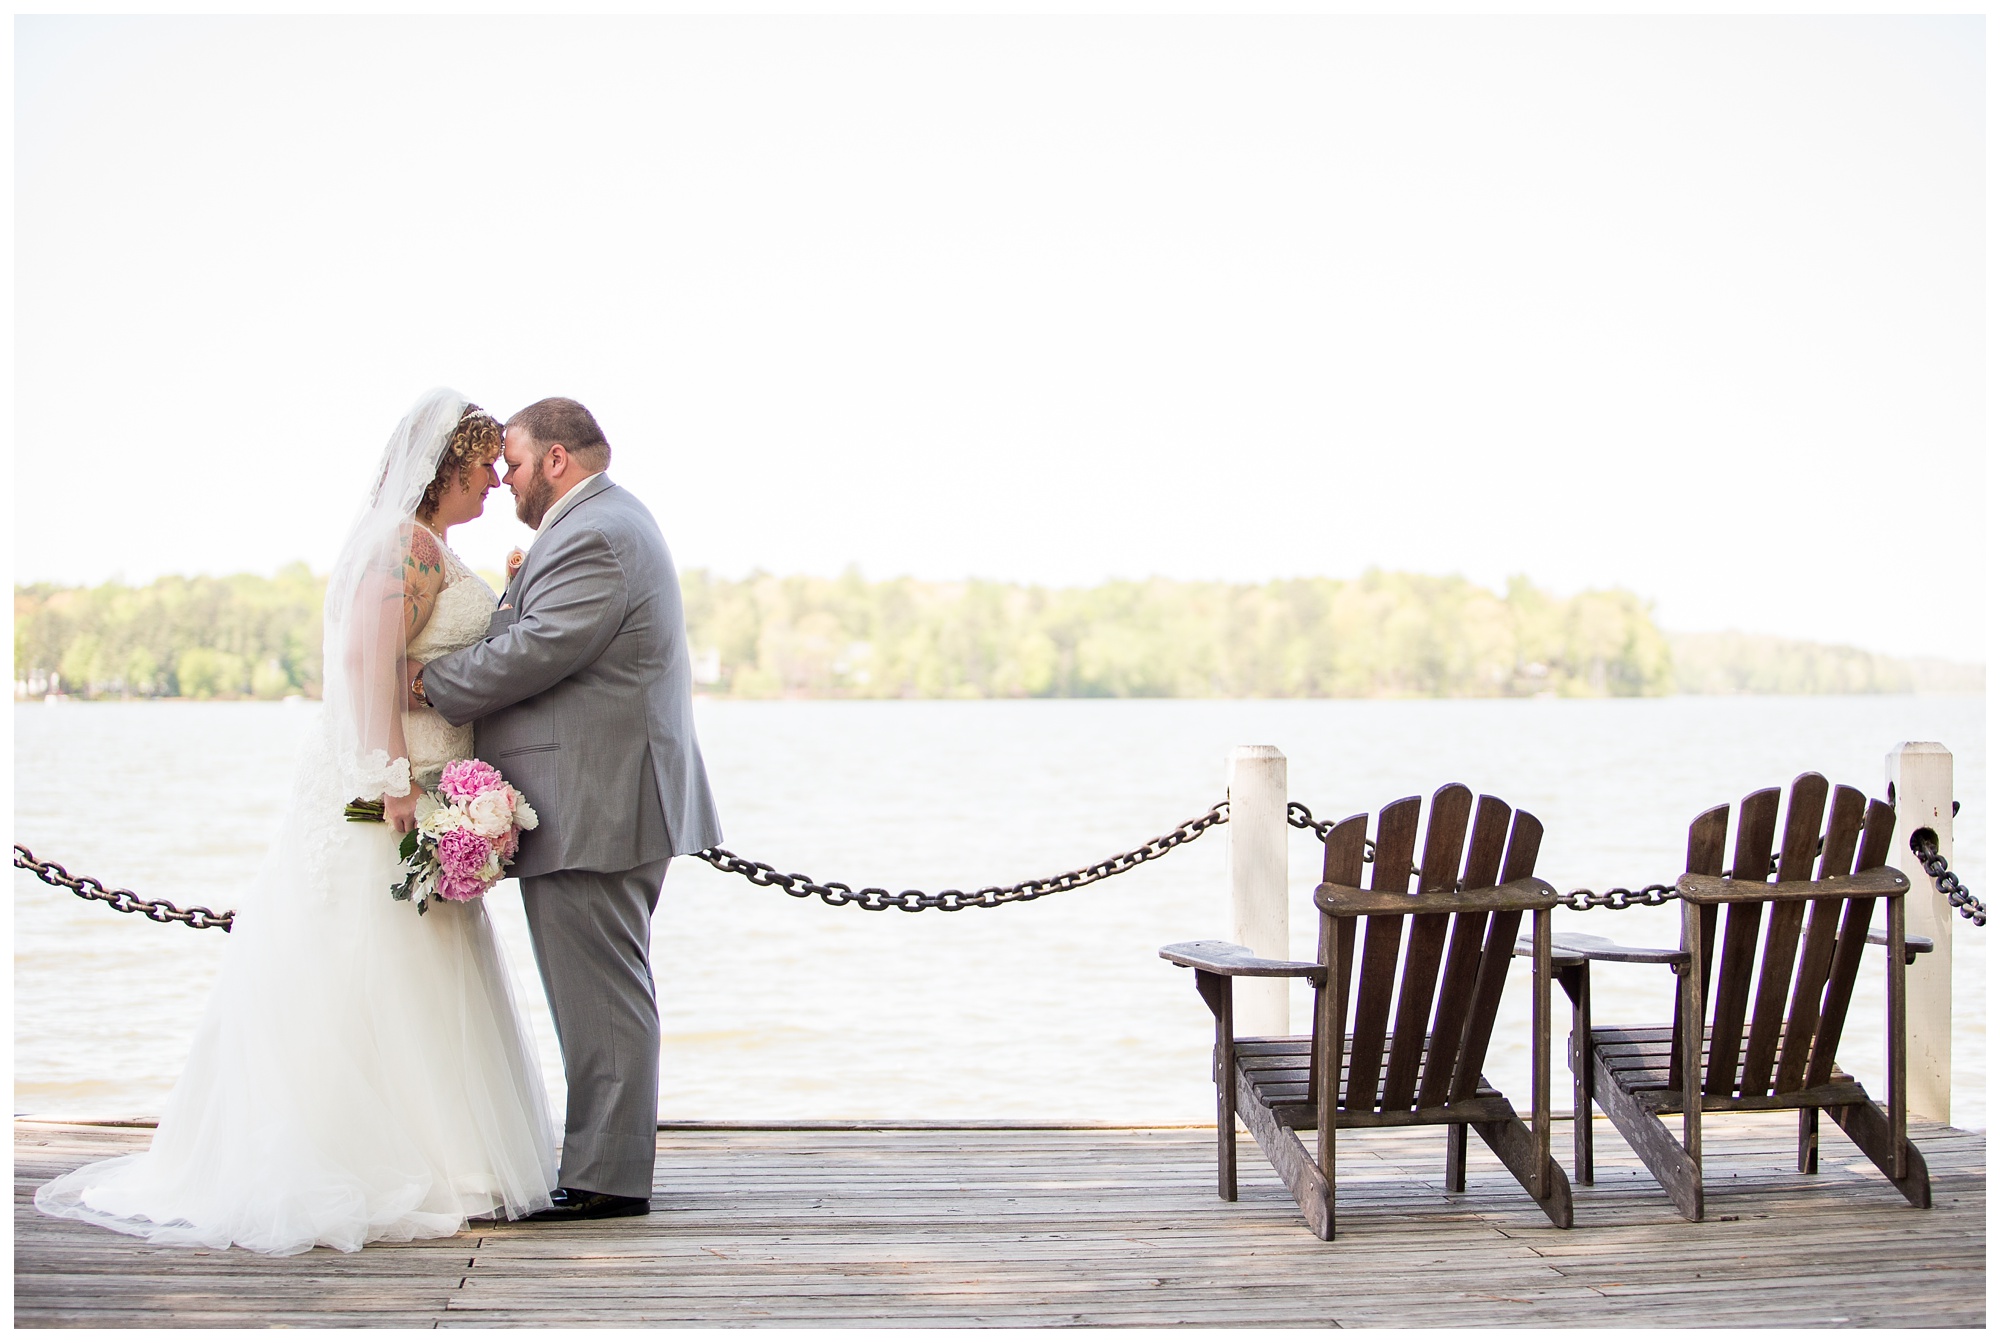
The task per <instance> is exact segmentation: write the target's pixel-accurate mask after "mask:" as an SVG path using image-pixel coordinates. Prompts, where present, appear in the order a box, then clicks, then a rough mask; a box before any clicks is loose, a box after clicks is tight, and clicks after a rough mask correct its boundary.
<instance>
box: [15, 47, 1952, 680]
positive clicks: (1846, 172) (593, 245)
mask: <svg viewBox="0 0 2000 1343" xmlns="http://www.w3.org/2000/svg"><path fill="white" fill-rule="evenodd" d="M14 51H15V61H16V118H17V120H16V244H15V246H16V253H15V260H16V277H17V278H16V308H15V333H16V358H17V363H16V379H17V380H16V410H15V429H16V441H15V458H14V470H15V482H16V487H17V494H16V502H15V522H16V531H15V554H14V565H15V576H16V579H17V580H18V581H32V580H36V579H54V580H63V581H87V582H95V581H99V580H102V579H105V578H108V577H111V576H114V575H122V576H123V577H125V578H126V579H128V580H133V581H143V580H146V579H149V578H151V577H153V576H154V575H156V574H159V573H163V572H181V573H195V572H207V573H222V572H233V571H242V570H248V571H257V572H270V571H271V570H273V569H275V568H276V567H277V566H279V565H280V564H283V563H285V562H286V561H289V560H294V559H304V560H306V561H308V562H309V563H311V564H312V565H313V566H314V567H315V568H317V569H324V568H325V566H326V565H327V564H328V563H329V562H330V560H331V558H332V556H333V554H334V552H335V550H336V549H337V546H338V543H339V539H340V537H341V535H342V533H343V532H344V531H345V529H346V527H347V525H348V523H349V521H350V518H351V516H352V512H353V510H354V508H355V507H356V506H357V505H358V503H359V497H360V492H361V489H362V486H363V481H364V477H365V475H366V473H367V470H368V467H369V466H370V464H371V463H372V462H373V461H374V459H375V457H376V454H377V453H378V452H379V450H380V447H381V444H382V442H383V440H384V439H385V438H386V437H387V435H388V432H389V430H390V429H391V428H392V427H393V425H394V424H395V422H396V420H397V419H398V418H399V417H400V415H401V414H402V412H403V411H404V409H405V408H406V407H407V406H408V404H409V403H410V402H411V401H412V400H413V399H414V398H415V397H416V396H417V394H418V393H420V392H422V391H423V390H424V389H425V388H426V387H429V386H432V385H435V384H439V383H443V384H447V385H450V386H453V387H456V388H458V389H459V390H461V391H463V392H464V393H466V394H467V395H468V396H470V397H471V398H472V399H474V400H476V401H478V402H480V403H482V404H483V405H485V406H487V407H488V408H489V409H492V410H494V411H496V412H498V413H500V414H501V415H502V416H505V415H506V414H508V413H510V412H511V411H513V410H515V409H517V408H519V407H520V406H521V405H523V404H525V403H526V402H528V401H531V400H533V399H535V398H537V397H541V396H545V395H551V394H564V395H570V396H575V397H578V398H580V399H581V400H583V401H584V402H585V403H586V404H588V405H589V406H591V407H592V409H593V410H595V411H596V413H597V415H598V417H599V419H600V420H601V421H602V423H603V424H604V426H605V429H606V431H607V433H608V435H609V436H610V438H611V441H612V444H613V447H614V451H615V453H616V461H615V463H614V466H613V470H612V474H613V476H614V477H615V478H616V479H618V480H619V481H620V482H621V483H623V484H625V485H628V486H630V487H631V488H633V489H634V490H636V491H637V492H638V494H639V495H640V497H642V498H643V499H644V500H645V501H646V502H647V503H648V504H649V505H651V507H652V508H653V511H654V512H655V514H657V515H658V517H659V518H660V520H661V523H662V525H663V527H664V528H665V530H666V533H667V537H668V540H669V542H670V544H671V545H672V547H673V549H674V553H675V557H676V559H677V560H678V562H679V563H680V564H681V566H682V567H683V568H689V567H695V566H706V567H708V568H710V569H713V570H717V571H719V572H722V573H725V574H731V575H736V574H741V573H744V572H747V571H749V570H750V569H752V568H757V567H761V568H763V569H766V570H771V571H775V572H780V573H791V572H813V573H828V574H830V573H835V572H838V571H839V570H840V569H842V568H843V567H845V566H846V565H848V564H850V563H853V564H858V565H859V566H860V567H861V569H862V571H863V572H864V573H865V574H867V575H868V576H869V577H871V578H881V577H889V576H893V575H896V574H904V573H908V574H914V575H917V576H919V577H927V578H959V577H966V576H981V577H991V578H1001V579H1015V580H1026V581H1034V582H1041V583H1052V584H1083V583H1093V582H1097V581H1100V580H1102V579H1105V578H1108V577H1133V578H1138V577H1144V576H1147V575H1151V574H1163V575H1167V576H1171V577H1177V578H1218V579H1231V580H1262V579H1268V578H1274V577H1288V576H1295V575H1305V574H1326V575H1334V576H1348V575H1353V574H1356V573H1359V572H1360V571H1361V570H1363V569H1364V568H1366V567H1368V566H1370V565H1380V566H1384V567H1388V568H1396V569H1410V570H1417V571H1422V572H1429V573H1462V574H1465V575H1467V576H1468V577H1470V578H1473V579H1475V580H1478V581H1480V582H1484V583H1488V584H1494V585H1498V584H1499V583H1501V582H1502V581H1504V579H1505V577H1506V575H1508V574H1510V573H1524V574H1526V575H1528V576H1529V577H1530V578H1532V579H1533V580H1534V581H1535V582H1537V583H1539V584H1542V585H1544V586H1548V587H1553V588H1555V589H1557V590H1559V591H1564V592H1569V591H1574V590H1577V589H1579V588H1583V587H1588V586H1598V585H1611V584H1617V585H1623V586H1627V587H1630V588H1633V589H1635V590H1637V591H1638V592H1640V593H1642V594H1644V595H1645V596H1647V597H1650V598H1653V599H1656V601H1657V603H1658V606H1657V614H1658V617H1659V619H1660V620H1661V622H1662V623H1663V624H1665V625H1667V626H1669V627H1671V628H1678V629H1719V628H1724V627H1731V626H1734V627H1738V628H1746V629H1754V630H1764V631H1770V632H1774V633H1781V634H1788V635H1794V636H1799V637H1806V638H1817V639H1828V640H1839V641H1846V642H1853V643H1858V644H1861V645H1864V646H1867V647H1872V648H1877V649H1882V650H1886V651H1892V652H1899V653H1940V654H1957V655H1960V656H1967V655H1968V654H1967V650H1968V648H1969V649H1972V650H1974V651H1972V652H1971V654H1970V656H1973V657H1977V656H1978V655H1979V654H1978V653H1977V651H1976V650H1977V649H1978V647H1979V645H1980V643H1981V642H1982V641H1983V626H1982V624H1981V620H1982V605H1983V597H1984V588H1983V568H1984V564H1983V555H1984V546H1985V517H1984V498H1985V476H1984V470H1985V468H1984V461H1983V439H1984V432H1985V431H1984V418H1983V417H1984V400H1983V397H1984V346H1983V341H1984V321H1985V307H1984V304H1985V295H1984V285H1985V273H1984V267H1985V251H1984V229H1985V216H1984V196H1985V179H1984V171H1985V157H1984V156H1985V145H1984V115H1985V114H1984V71H1985V32H1984V22H1983V20H1982V19H1980V18H1978V17H1961V18H1946V19H1929V20H1927V19H1915V18H1889V19H1854V18H1847V19H1838V18H1836V19H1810V18H1717V19H1647V18H1605V17H1597V18H1589V17H1584V18H1553V19H1521V18H1516V19H1507V18H1493V19H1484V18H1464V17H1459V18H1434V19H1412V20H1402V19H1387V18H1361V17H1318V18H1314V17H1293V18H1263V19H1220V18H1152V19H1143V18H1096V19H1092V18H1066V19H1025V18H1016V19H1008V18H973V17H961V18H935V19H924V18H886V19H811V18H793V19H784V18H769V19H722V18H651V19H646V18H603V19H584V20H574V19H564V20H557V19H533V18H438V19H393V18H384V19H282V18H261V19H260V18H240V19H202V20H188V19H113V18H53V19H52V18H21V19H18V20H17V21H16V28H15V47H14ZM1919 488H1921V489H1926V490H1929V491H1932V492H1933V493H1934V495H1935V497H1936V498H1937V499H1938V500H1939V501H1940V503H1941V505H1942V507H1943V508H1944V509H1945V510H1946V513H1947V515H1948V516H1949V518H1950V526H1951V529H1952V530H1951V533H1950V538H1951V539H1950V542H1949V545H1950V547H1951V549H1945V548H1943V547H1940V548H1939V549H1938V550H1936V551H1935V552H1934V553H1933V554H1931V555H1929V556H1923V555H1911V554H1907V553H1902V554H1899V553H1898V552H1897V551H1896V550H1895V548H1894V547H1895V545H1896V544H1897V539H1898V537H1899V536H1900V535H1903V534H1905V533H1904V530H1903V527H1902V521H1903V520H1906V519H1907V517H1908V509H1909V500H1910V497H1911V494H1912V492H1913V491H1914V490H1916V489H1919ZM496 498H497V500H498V501H499V502H497V503H496V504H495V505H494V506H493V507H492V508H491V509H490V510H489V516H488V518H487V519H485V520H483V521H482V522H480V523H479V524H476V525H475V526H473V527H470V528H467V529H465V530H464V531H463V532H462V533H455V534H454V540H455V541H457V542H458V545H459V549H460V550H461V551H462V552H463V553H464V554H466V556H467V558H469V559H471V560H472V561H473V562H474V563H477V564H492V563H494V562H496V561H497V559H498V557H499V556H500V554H501V553H503V552H504V550H505V548H506V547H507V546H508V545H510V544H513V543H514V542H515V541H516V540H518V539H521V537H522V536H523V532H522V530H521V529H520V528H519V526H518V524H516V523H515V522H514V521H513V518H512V513H511V509H510V508H509V507H507V506H506V496H505V495H504V494H502V495H499V496H496ZM1953 550H1955V552H1956V553H1955V555H1954V554H1953ZM1920 572H1921V573H1922V575H1923V577H1924V580H1925V581H1926V582H1928V583H1931V584H1934V585H1935V586H1934V587H1933V588H1932V589H1931V590H1932V591H1934V592H1936V593H1937V594H1939V595H1938V597H1937V598H1936V601H1937V606H1936V608H1935V609H1936V611H1937V613H1938V614H1939V615H1940V616H1941V617H1942V620H1941V622H1940V623H1939V624H1937V625H1935V626H1926V625H1924V624H1920V623H1917V622H1914V621H1912V620H1911V619H1910V618H1909V615H1908V596H1909V592H1910V586H1911V583H1912V578H1913V575H1915V574H1918V573H1920Z"/></svg>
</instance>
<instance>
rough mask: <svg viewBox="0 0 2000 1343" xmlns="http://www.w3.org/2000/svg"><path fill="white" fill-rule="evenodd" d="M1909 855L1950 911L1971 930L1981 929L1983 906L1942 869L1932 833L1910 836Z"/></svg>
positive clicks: (1925, 831)
mask: <svg viewBox="0 0 2000 1343" xmlns="http://www.w3.org/2000/svg"><path fill="white" fill-rule="evenodd" d="M1957 808H1958V804H1957V803H1956V802H1954V803H1952V809H1953V810H1954V811H1956V810H1957ZM1910 852H1911V853H1914V854H1916V855H1917V861H1918V862H1920V863H1922V864H1923V865H1924V871H1926V872H1928V873H1930V875H1931V884H1932V885H1933V886H1935V887H1937V890H1938V894H1939V895H1941V896H1943V897H1944V898H1945V899H1946V900H1949V901H1950V902H1951V907H1952V908H1953V909H1955V910H1957V911H1958V912H1959V913H1960V914H1963V915H1964V916H1965V917H1966V918H1968V919H1971V920H1972V922H1973V924H1974V926H1976V927H1980V928H1984V927H1985V926H1986V904H1985V902H1984V901H1981V900H1977V899H1975V898H1974V897H1973V894H1972V892H1971V891H1968V890H1966V889H1965V883H1964V882H1962V881H1960V880H1959V879H1958V874H1957V873H1956V872H1953V871H1952V870H1951V868H1949V867H1948V866H1946V865H1945V861H1944V855H1942V854H1940V853H1939V852H1938V841H1937V834H1936V832H1935V831H1932V830H1930V829H1928V828H1922V829H1919V830H1918V831H1917V832H1916V833H1915V834H1913V835H1911V836H1910Z"/></svg>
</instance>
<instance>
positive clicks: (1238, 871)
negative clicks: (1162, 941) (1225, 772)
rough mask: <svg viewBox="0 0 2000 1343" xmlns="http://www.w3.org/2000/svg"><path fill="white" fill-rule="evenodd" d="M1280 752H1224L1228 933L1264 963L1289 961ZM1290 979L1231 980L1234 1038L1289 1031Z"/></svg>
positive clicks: (1286, 846) (1271, 748) (1247, 749)
mask: <svg viewBox="0 0 2000 1343" xmlns="http://www.w3.org/2000/svg"><path fill="white" fill-rule="evenodd" d="M1290 800H1291V799H1290V797H1289V796H1288V789H1287V784H1286V779H1285V753H1284V752H1283V751H1280V750H1279V749H1278V748H1277V747H1275V746H1239V747H1237V748H1236V749H1235V750H1234V751H1232V752H1231V753H1230V756H1229V913H1230V938H1231V940H1232V941H1235V942H1237V943H1240V944H1241V945H1243V946H1246V947H1248V948H1250V950H1252V951H1254V952H1256V953H1257V954H1258V955H1259V956H1263V957H1267V958H1269V959H1271V960H1279V961H1288V960H1290V959H1291V958H1292V947H1291V920H1290V918H1289V917H1288V916H1287V914H1286V910H1285V902H1286V898H1287V894H1288V893H1287V890H1286V887H1287V885H1288V880H1289V875H1290V873H1289V868H1288V866H1287V862H1286V859H1287V855H1288V853H1289V850H1290V844H1289V842H1288V841H1289V836H1288V834H1287V832H1286V823H1285V808H1286V806H1287V804H1288V803H1289V802H1290ZM1290 985H1291V981H1290V980H1288V979H1275V978H1273V979H1267V978H1263V977H1251V976H1240V977H1238V979H1237V980H1236V1003H1235V1007H1236V1033H1237V1034H1238V1035H1289V1034H1291V992H1290Z"/></svg>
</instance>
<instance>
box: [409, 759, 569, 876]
mask: <svg viewBox="0 0 2000 1343" xmlns="http://www.w3.org/2000/svg"><path fill="white" fill-rule="evenodd" d="M539 819H540V818H538V817H537V816H536V815H535V809H534V808H533V807H531V806H529V805H528V800H527V799H526V798H524V797H522V796H521V794H520V790H518V789H516V788H515V787H514V786H513V785H511V784H509V783H508V782H507V781H506V780H505V779H503V778H501V777H500V771H499V770H497V769H495V768H493V766H491V765H489V764H487V763H486V762H485V761H484V760H454V761H452V762H451V763H450V764H449V765H446V766H445V767H444V777H443V778H442V779H440V780H439V781H438V786H437V789H436V791H434V792H426V793H423V794H422V795H420V796H419V797H418V798H417V828H416V829H414V830H412V831H410V832H409V833H408V834H406V835H404V836H403V844H402V849H401V853H402V858H403V879H402V881H400V882H398V883H397V884H396V885H395V886H393V887H391V888H390V891H389V894H390V895H392V896H394V897H395V898H396V899H398V900H415V901H416V902H417V913H419V914H421V913H423V912H424V910H425V908H426V907H427V906H428V905H429V903H430V901H431V900H432V899H434V898H435V899H439V900H477V899H478V898H479V897H480V896H482V895H484V894H486V892H488V891H490V890H492V889H493V883H494V882H496V881H498V880H500V870H501V869H502V868H503V867H505V866H506V865H507V864H508V863H509V862H512V861H513V858H514V854H515V851H516V850H518V849H519V848H520V846H521V832H522V831H523V830H533V829H534V828H535V826H536V825H537V824H539Z"/></svg>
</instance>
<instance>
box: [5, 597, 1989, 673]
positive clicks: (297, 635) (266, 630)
mask: <svg viewBox="0 0 2000 1343" xmlns="http://www.w3.org/2000/svg"><path fill="white" fill-rule="evenodd" d="M487 577H488V579H489V581H494V582H495V586H498V582H497V577H498V576H497V575H488V576H487ZM324 587H325V580H324V579H323V578H317V577H315V576H314V575H313V574H311V573H310V572H309V571H308V570H307V569H306V567H305V566H304V565H297V564H295V565H292V566H289V567H287V568H285V569H282V570H280V571H279V572H278V573H277V574H276V575H274V576H272V577H269V578H265V577H259V576H253V575H247V574H242V575H235V576H232V577H228V578H181V577H170V578H162V579H159V580H157V581H156V582H153V583H151V584H148V585H146V586H143V587H135V586H128V585H125V584H122V583H105V584H102V585H99V586H97V587H88V588H85V587H59V586H55V585H52V584H33V585H28V586H17V587H16V588H15V589H14V667H15V692H16V694H17V696H19V695H26V696H40V695H42V694H45V693H50V692H60V693H66V694H71V695H77V696H86V697H92V698H153V697H184V698H191V699H246V698H259V699H277V698H283V697H285V696H287V695H303V696H307V697H312V696H316V695H317V694H318V693H319V680H320V609H321V598H322V594H323V591H324ZM681 589H682V596H683V599H684V602H685V605H686V614H687V629H688V642H689V647H690V649H691V650H692V653H693V659H694V667H695V679H696V681H697V683H698V689H700V690H702V691H704V692H706V693H710V694H714V695H720V696H734V697H739V698H781V697H794V698H851V699H912V698H914V699H945V698H967V699H990V698H1033V697H1046V698H1087V697H1105V698H1128V697H1163V698H1201V697H1244V698H1361V697H1376V696H1438V697H1442V696H1450V697H1491V696H1531V695H1542V694H1549V695H1559V696H1633V695H1662V694H1670V693H1673V692H1675V691H1676V690H1682V691H1688V692H1693V693H1815V692H1825V691H1838V692H1846V693H1866V692H1882V691H1901V690H1909V689H1912V688H1916V682H1915V680H1913V675H1912V670H1911V667H1910V666H1909V665H1908V664H1905V663H1902V662H1899V661H1897V660H1895V659H1889V658H1883V657H1879V656H1877V655H1873V654H1869V653H1865V652H1862V651H1861V650H1858V649H1851V648H1839V647H1833V646H1829V645H1821V644H1807V643H1799V642H1797V641H1784V640H1774V639H1769V638H1763V637H1761V636H1745V635H1676V636H1669V635H1667V634H1665V633H1663V632H1662V631H1661V630H1660V629H1659V628H1658V627H1657V626H1656V625H1655V624H1654V621H1653V617H1652V612H1651V609H1650V606H1649V604H1648V603H1647V602H1645V601H1644V600H1642V599H1641V598H1639V597H1638V596H1636V595H1635V594H1633V593H1631V592H1628V591H1625V590H1623V589H1618V588H1612V589H1604V590H1597V591H1589V592H1582V593H1578V594H1576V595H1574V596H1569V597H1559V596H1556V595H1553V594H1551V593H1548V592H1545V591H1543V590H1541V589H1539V588H1537V587H1535V586H1534V585H1533V584H1532V583H1530V582H1528V581H1527V580H1526V579H1524V578H1515V579H1512V580H1510V581H1509V582H1508V583H1507V585H1506V587H1505V589H1504V591H1499V592H1495V591H1492V590H1490V589H1488V588H1484V587H1481V586H1480V585H1478V584H1476V583H1472V582H1470V581H1468V580H1466V579H1464V578H1457V577H1443V578H1440V577H1432V576H1427V575H1421V574H1408V573H1393V572H1386V571H1382V570H1371V571H1369V572H1367V573H1365V574H1363V575H1361V576H1360V577H1359V578H1353V579H1331V578H1300V579H1286V580H1281V581H1275V582H1269V583H1200V582H1180V581H1174V580H1168V579H1149V580H1146V581H1144V582H1110V583H1102V584H1098V585H1096V586H1094V587H1083V588H1045V587H1037V586H1032V585H1025V584H1017V583H999V582H982V581H968V582H958V583H935V582H922V581H918V580H915V579H909V578H897V579H888V580H882V581H875V582H870V581H868V580H865V579H864V578H862V577H861V575H860V574H859V573H856V572H852V571H850V572H848V573H847V574H844V575H842V576H841V577H839V578H812V577H774V576H771V575H766V574H753V575H751V576H749V577H747V578H741V579H728V578H722V577H718V576H716V575H714V574H710V573H708V572H706V571H703V570H700V569H696V570H691V571H689V572H688V573H687V574H685V575H683V577H682V583H681ZM1938 688H1949V687H1938ZM1974 688H1976V687H1974Z"/></svg>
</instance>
